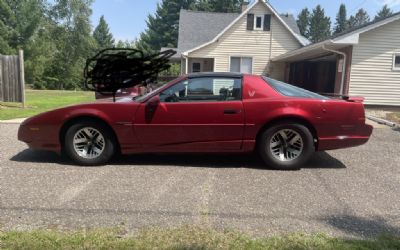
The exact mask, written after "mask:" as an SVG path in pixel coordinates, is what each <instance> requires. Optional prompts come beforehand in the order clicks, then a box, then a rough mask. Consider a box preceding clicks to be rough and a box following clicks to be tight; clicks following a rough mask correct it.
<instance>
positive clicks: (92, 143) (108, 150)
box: [64, 121, 116, 166]
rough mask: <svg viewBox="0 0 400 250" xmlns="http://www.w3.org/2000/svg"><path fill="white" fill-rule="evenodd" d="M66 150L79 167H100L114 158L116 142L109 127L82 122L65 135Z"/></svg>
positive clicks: (96, 123)
mask: <svg viewBox="0 0 400 250" xmlns="http://www.w3.org/2000/svg"><path fill="white" fill-rule="evenodd" d="M64 150H65V153H66V154H67V156H68V157H69V158H70V159H71V160H73V161H74V162H75V163H76V164H78V165H81V166H98V165H103V164H105V163H107V162H108V161H109V160H110V159H111V158H112V157H113V156H114V154H115V151H116V140H115V138H114V135H113V133H112V132H111V131H110V129H109V128H108V127H107V126H105V125H103V124H101V123H98V122H94V121H81V122H78V123H75V124H73V125H72V126H70V127H69V128H68V130H67V132H66V133H65V138H64Z"/></svg>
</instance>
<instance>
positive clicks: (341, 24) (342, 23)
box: [334, 4, 349, 34]
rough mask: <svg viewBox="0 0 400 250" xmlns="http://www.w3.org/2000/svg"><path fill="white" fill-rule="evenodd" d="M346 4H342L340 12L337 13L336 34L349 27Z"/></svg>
mask: <svg viewBox="0 0 400 250" xmlns="http://www.w3.org/2000/svg"><path fill="white" fill-rule="evenodd" d="M348 25H349V24H348V21H347V11H346V5H344V4H341V5H340V8H339V12H338V14H337V15H336V25H335V31H334V34H339V33H341V32H343V31H345V30H346V29H347V28H348Z"/></svg>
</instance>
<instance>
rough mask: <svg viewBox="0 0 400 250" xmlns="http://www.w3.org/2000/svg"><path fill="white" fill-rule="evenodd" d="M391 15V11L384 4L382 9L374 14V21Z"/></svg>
mask: <svg viewBox="0 0 400 250" xmlns="http://www.w3.org/2000/svg"><path fill="white" fill-rule="evenodd" d="M391 15H393V11H392V10H391V9H390V8H389V7H388V5H387V4H385V5H384V6H383V7H382V9H381V10H380V11H379V12H378V13H377V14H376V16H375V21H376V20H380V19H383V18H385V17H388V16H391Z"/></svg>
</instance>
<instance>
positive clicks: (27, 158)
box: [10, 149, 346, 170]
mask: <svg viewBox="0 0 400 250" xmlns="http://www.w3.org/2000/svg"><path fill="white" fill-rule="evenodd" d="M10 160H11V161H15V162H29V163H53V164H59V165H69V166H74V163H73V162H71V160H69V159H68V158H67V157H65V156H60V155H58V154H56V153H53V152H47V151H34V150H31V149H26V150H24V151H22V152H20V153H18V154H17V155H15V156H13V157H12V158H11V159H10ZM109 165H112V166H127V165H128V166H129V165H132V166H147V165H152V166H179V167H203V168H253V169H265V170H268V169H270V170H272V168H269V167H268V166H266V165H265V164H264V162H263V161H262V160H261V159H260V157H258V155H256V154H137V155H122V156H118V157H115V159H113V160H112V161H111V162H110V163H109ZM302 168H303V169H307V168H309V169H342V168H346V166H345V165H344V164H343V163H342V162H341V161H339V160H338V159H336V158H334V157H332V156H331V155H330V154H329V153H326V152H317V153H315V154H314V155H313V156H312V157H311V159H310V161H309V162H308V163H306V164H305V165H304V167H302Z"/></svg>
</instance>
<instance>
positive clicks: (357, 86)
mask: <svg viewBox="0 0 400 250" xmlns="http://www.w3.org/2000/svg"><path fill="white" fill-rule="evenodd" d="M272 61H273V62H275V63H285V64H286V69H285V72H286V73H285V77H284V78H285V80H286V81H287V82H289V83H291V84H294V85H298V86H300V87H303V88H306V89H309V90H312V91H315V92H325V93H337V94H345V95H351V96H363V97H365V103H366V104H369V105H385V106H400V13H396V14H394V15H391V16H389V17H387V18H385V19H382V20H378V21H373V22H370V23H367V24H365V25H363V26H361V27H357V28H355V29H352V30H349V31H346V32H344V33H342V34H338V35H336V36H335V37H332V38H330V39H327V40H325V41H322V42H319V43H316V44H312V45H309V46H305V47H303V48H300V49H296V50H293V51H290V52H288V53H285V54H283V55H280V56H277V57H274V58H272Z"/></svg>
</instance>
